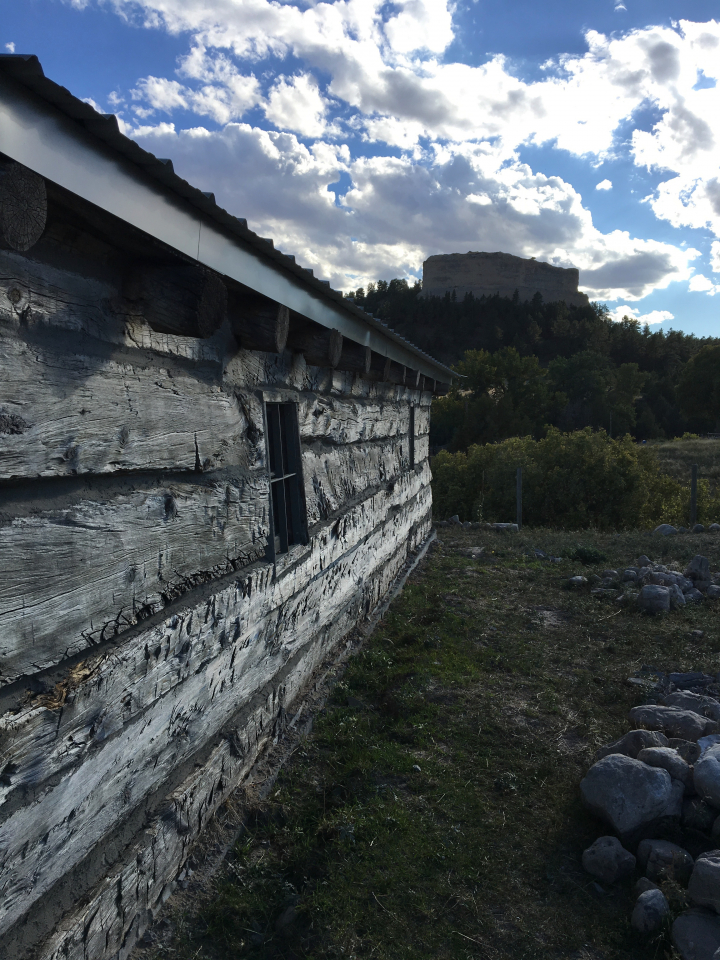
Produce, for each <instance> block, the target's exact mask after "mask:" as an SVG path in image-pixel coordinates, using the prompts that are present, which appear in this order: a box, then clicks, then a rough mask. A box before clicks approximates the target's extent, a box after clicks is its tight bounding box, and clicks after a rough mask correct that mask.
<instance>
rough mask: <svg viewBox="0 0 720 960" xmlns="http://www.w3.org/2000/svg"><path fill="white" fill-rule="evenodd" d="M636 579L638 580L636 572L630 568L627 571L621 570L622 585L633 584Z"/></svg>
mask: <svg viewBox="0 0 720 960" xmlns="http://www.w3.org/2000/svg"><path fill="white" fill-rule="evenodd" d="M637 578H638V575H637V570H632V569H630V568H628V569H627V570H623V575H622V578H621V579H622V582H623V583H635V581H636V580H637Z"/></svg>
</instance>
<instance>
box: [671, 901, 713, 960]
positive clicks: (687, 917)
mask: <svg viewBox="0 0 720 960" xmlns="http://www.w3.org/2000/svg"><path fill="white" fill-rule="evenodd" d="M672 941H673V946H674V947H675V949H676V950H677V951H678V953H679V954H680V956H681V957H682V960H713V958H714V956H715V951H716V950H718V949H720V917H716V916H715V915H714V914H712V913H706V912H705V911H704V910H686V911H685V912H684V913H681V914H680V916H679V917H678V918H677V920H676V921H675V923H673V926H672Z"/></svg>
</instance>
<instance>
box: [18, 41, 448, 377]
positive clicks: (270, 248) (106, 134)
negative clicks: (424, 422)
mask: <svg viewBox="0 0 720 960" xmlns="http://www.w3.org/2000/svg"><path fill="white" fill-rule="evenodd" d="M0 69H1V70H2V71H3V72H4V73H5V74H6V75H8V76H9V77H11V78H12V79H14V80H15V81H17V82H19V83H21V84H23V85H24V86H25V87H27V88H28V89H30V90H32V91H33V92H34V93H35V94H37V95H38V96H39V97H41V98H42V99H43V100H45V101H46V102H47V103H50V104H52V105H53V106H54V107H56V108H57V109H58V110H60V111H61V112H62V113H64V114H65V115H66V116H68V117H70V118H71V119H72V120H74V121H75V122H77V123H79V124H82V126H83V128H84V129H85V130H87V131H88V132H90V133H91V134H92V135H94V136H95V137H97V139H98V140H101V141H102V142H104V143H105V144H106V145H107V146H109V147H110V148H111V149H112V150H114V151H116V152H117V153H119V154H121V155H122V156H123V157H124V158H125V159H126V160H129V161H130V162H131V163H133V164H135V165H136V166H138V167H140V168H142V170H143V171H144V172H145V173H147V174H148V175H149V176H151V177H152V178H153V179H154V180H156V181H158V182H159V183H161V184H162V185H163V186H164V187H165V188H167V189H168V190H171V191H172V192H173V193H175V194H176V195H178V196H180V197H181V198H182V199H183V200H185V201H186V202H188V203H190V204H191V205H192V206H194V207H195V208H196V209H199V210H200V211H201V212H202V213H204V214H205V215H206V216H208V217H210V218H211V219H213V220H214V221H215V222H216V223H218V224H219V225H220V226H222V227H223V228H224V229H225V230H227V231H229V232H230V233H232V234H234V235H235V236H236V237H237V238H238V239H240V240H242V241H244V242H245V243H247V244H249V245H250V246H251V247H252V248H253V249H254V252H255V253H256V254H259V255H260V257H262V258H263V259H265V260H270V261H272V262H273V266H275V267H279V268H280V269H282V270H283V271H285V272H287V273H289V274H291V275H292V276H293V277H294V278H295V280H296V281H300V283H301V284H302V285H303V286H305V287H309V288H310V289H311V290H312V292H313V293H314V294H315V295H317V296H319V297H320V298H322V299H324V300H330V301H333V302H334V303H335V304H337V305H340V306H341V307H342V309H343V310H344V311H345V312H346V313H348V314H350V315H351V316H354V317H355V318H356V319H358V320H360V321H362V322H363V323H364V324H366V325H367V326H369V327H371V328H373V329H375V330H377V331H378V332H379V333H380V334H381V335H382V336H383V337H385V338H387V339H388V340H391V341H393V342H395V343H397V344H398V345H399V346H401V347H402V348H403V349H404V350H407V351H409V352H410V353H412V354H414V355H416V356H417V357H418V359H421V360H423V361H424V362H425V363H426V364H429V365H430V366H432V367H433V368H434V369H435V370H436V371H437V372H438V374H439V375H438V376H437V377H436V379H437V380H439V381H441V382H450V381H451V380H452V378H453V377H457V374H456V373H455V372H454V371H453V370H451V369H450V368H449V367H447V366H445V365H444V364H442V363H440V362H439V361H438V360H435V358H434V357H431V356H430V355H429V354H427V353H425V351H423V350H421V349H420V348H419V347H416V346H415V345H414V344H412V343H411V342H410V341H408V340H406V339H405V338H404V337H402V336H400V334H398V333H396V332H395V331H394V330H392V328H390V327H388V326H387V324H385V323H383V322H382V321H381V320H379V319H377V318H376V317H373V316H371V315H370V314H368V313H366V312H365V311H364V310H362V309H361V308H360V307H358V306H356V305H355V304H354V303H352V301H349V300H348V299H347V298H345V297H344V296H343V295H342V293H341V292H340V291H338V290H333V289H332V288H331V287H330V286H329V281H327V280H320V279H319V278H316V277H314V276H313V274H312V270H311V269H309V268H305V267H301V266H300V265H299V264H297V263H296V262H295V258H294V256H293V255H291V254H285V253H283V252H282V251H280V250H278V249H276V248H275V246H274V244H273V241H272V240H268V239H266V238H263V237H260V236H259V235H258V234H256V233H254V231H252V230H250V228H249V227H248V226H247V220H244V219H243V218H240V217H235V216H233V215H232V214H230V213H228V211H227V210H225V209H224V208H223V207H221V206H219V205H218V204H217V203H216V202H215V196H214V194H212V193H208V192H204V191H202V190H200V189H198V188H197V187H194V186H192V184H190V183H188V182H187V180H184V179H183V178H182V177H180V176H179V175H178V174H176V173H175V170H174V167H173V164H172V161H171V160H168V159H164V158H163V159H161V158H158V157H156V156H155V155H154V154H152V153H150V152H149V151H147V150H145V149H144V148H143V147H141V146H140V145H139V144H138V143H137V142H136V141H135V140H132V139H131V138H130V137H127V136H126V135H125V134H123V133H122V132H121V131H120V127H119V124H118V119H117V117H116V116H115V115H114V114H102V113H99V112H98V111H97V110H95V108H94V107H93V106H92V105H91V104H89V103H86V102H85V101H84V100H80V99H78V98H77V97H75V96H74V95H73V94H72V93H70V91H69V90H68V89H67V88H66V87H63V86H61V85H60V84H58V83H56V82H55V81H54V80H51V79H50V78H49V77H46V76H45V73H44V71H43V68H42V64H41V63H40V60H39V59H38V57H37V56H36V55H35V54H18V53H14V54H0Z"/></svg>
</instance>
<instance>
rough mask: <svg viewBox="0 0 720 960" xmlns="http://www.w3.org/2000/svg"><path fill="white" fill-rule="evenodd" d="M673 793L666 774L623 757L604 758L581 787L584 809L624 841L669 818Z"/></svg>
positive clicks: (593, 767)
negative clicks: (646, 827)
mask: <svg viewBox="0 0 720 960" xmlns="http://www.w3.org/2000/svg"><path fill="white" fill-rule="evenodd" d="M674 793H675V792H674V790H673V786H672V779H671V777H670V774H669V773H668V772H667V770H662V769H660V768H659V767H648V766H647V764H644V763H642V762H641V761H640V760H633V759H632V758H631V757H627V756H623V755H622V754H611V755H610V756H607V757H603V759H602V760H599V761H598V762H597V763H596V764H594V765H593V766H592V767H591V768H590V769H589V770H588V772H587V774H586V775H585V777H584V779H583V780H582V781H581V783H580V795H581V797H582V801H583V803H584V804H585V806H586V807H587V808H588V810H590V811H591V812H592V813H594V814H596V815H597V816H598V817H600V818H601V819H602V820H604V821H605V822H606V823H609V824H610V826H611V827H612V828H613V830H614V831H615V832H616V833H618V834H619V835H620V837H621V838H622V837H626V836H629V835H631V834H632V833H634V832H635V831H637V830H638V829H639V828H640V827H643V826H645V825H647V824H650V823H652V822H653V821H655V820H658V819H660V818H661V817H663V816H666V815H667V811H668V808H669V807H670V806H671V804H672V803H673V802H674V801H675V796H674Z"/></svg>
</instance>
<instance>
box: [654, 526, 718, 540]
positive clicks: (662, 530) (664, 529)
mask: <svg viewBox="0 0 720 960" xmlns="http://www.w3.org/2000/svg"><path fill="white" fill-rule="evenodd" d="M653 533H659V534H661V536H663V537H672V536H673V534H676V533H720V523H711V524H710V526H709V527H708V528H707V529H706V528H705V526H704V525H703V524H702V523H696V524H695V526H694V527H693V528H692V530H688V528H687V527H674V526H673V525H672V524H671V523H661V524H660V526H659V527H655V529H654V530H653Z"/></svg>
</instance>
